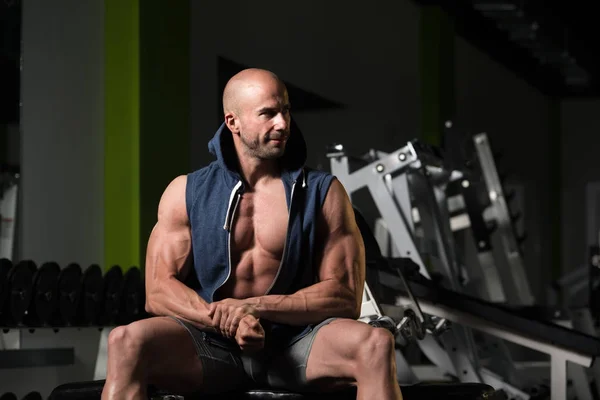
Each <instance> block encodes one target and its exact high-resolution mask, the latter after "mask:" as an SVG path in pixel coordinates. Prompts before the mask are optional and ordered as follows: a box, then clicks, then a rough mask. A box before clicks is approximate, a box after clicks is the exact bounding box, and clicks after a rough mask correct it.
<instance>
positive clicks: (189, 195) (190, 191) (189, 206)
mask: <svg viewBox="0 0 600 400" xmlns="http://www.w3.org/2000/svg"><path fill="white" fill-rule="evenodd" d="M195 178H196V174H195V173H190V174H188V175H187V181H186V185H185V208H186V210H187V215H188V220H189V221H190V223H191V221H192V211H193V209H194V203H195V202H196V198H195V197H194V193H195V192H196V191H195V190H194V189H195V183H196V179H195Z"/></svg>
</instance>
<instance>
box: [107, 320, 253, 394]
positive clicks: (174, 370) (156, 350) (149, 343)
mask: <svg viewBox="0 0 600 400" xmlns="http://www.w3.org/2000/svg"><path fill="white" fill-rule="evenodd" d="M202 334H203V333H202V332H201V331H199V330H196V329H194V328H193V327H191V326H190V327H187V328H186V327H184V326H183V325H182V324H181V323H179V322H178V321H176V320H174V319H172V318H167V317H155V318H148V319H143V320H140V321H136V322H133V323H131V324H129V325H127V326H119V327H117V328H115V329H113V331H112V332H111V333H110V335H109V337H108V363H107V376H106V383H105V385H104V390H103V392H102V400H109V399H110V400H121V399H127V400H130V399H139V400H142V399H143V400H146V398H147V393H146V386H147V385H148V384H153V385H156V386H158V387H160V388H161V389H165V390H170V391H173V392H176V393H190V392H196V391H205V390H215V388H218V386H219V382H217V381H218V380H219V376H220V375H222V377H221V379H222V380H223V381H222V382H221V383H222V384H223V385H225V383H224V382H225V380H227V385H229V387H231V385H234V384H235V382H241V381H242V378H243V377H242V376H241V373H240V370H241V371H243V369H241V368H237V366H236V365H235V357H233V356H232V355H231V354H229V353H228V352H227V351H225V350H223V349H220V348H215V347H213V346H211V345H210V344H209V343H208V342H206V341H204V340H202V339H200V338H199V336H200V335H202ZM203 361H204V363H203ZM205 364H206V367H207V368H210V370H204V368H205ZM207 375H210V377H209V378H207V382H206V384H204V377H205V376H207ZM215 375H216V377H215Z"/></svg>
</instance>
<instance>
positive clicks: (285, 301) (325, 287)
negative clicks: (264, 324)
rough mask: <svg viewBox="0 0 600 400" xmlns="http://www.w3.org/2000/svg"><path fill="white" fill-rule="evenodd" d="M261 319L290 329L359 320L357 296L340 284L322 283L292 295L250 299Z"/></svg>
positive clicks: (334, 282) (331, 281)
mask: <svg viewBox="0 0 600 400" xmlns="http://www.w3.org/2000/svg"><path fill="white" fill-rule="evenodd" d="M248 301H249V302H250V304H251V305H253V306H254V307H255V308H256V310H257V311H258V314H259V317H260V318H264V319H266V320H268V321H271V322H275V323H281V324H287V325H308V324H315V323H319V322H321V321H323V320H324V319H326V318H329V317H339V318H352V319H357V318H358V317H359V316H360V302H359V301H358V300H357V298H356V294H355V293H354V292H353V291H352V290H350V289H349V288H347V287H345V286H343V285H341V284H340V283H339V282H337V281H333V280H330V281H323V282H319V283H317V284H315V285H312V286H309V287H307V288H305V289H302V290H299V291H298V292H296V293H294V294H291V295H267V296H261V297H254V298H251V299H248Z"/></svg>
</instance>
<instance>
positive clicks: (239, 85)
mask: <svg viewBox="0 0 600 400" xmlns="http://www.w3.org/2000/svg"><path fill="white" fill-rule="evenodd" d="M274 86H275V87H278V88H283V87H284V85H283V82H282V81H281V80H280V79H279V78H278V77H277V75H275V74H274V73H272V72H271V71H267V70H265V69H259V68H249V69H245V70H243V71H240V72H239V73H237V74H236V75H234V76H233V77H232V78H231V79H230V80H229V81H228V82H227V85H225V90H223V112H224V114H227V113H235V114H239V113H240V112H241V110H242V109H243V107H242V106H243V104H244V103H245V102H246V100H247V99H248V98H251V97H252V96H254V95H256V93H257V91H260V90H265V89H268V88H273V87H274ZM283 90H285V88H283Z"/></svg>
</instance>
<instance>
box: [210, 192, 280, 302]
mask: <svg viewBox="0 0 600 400" xmlns="http://www.w3.org/2000/svg"><path fill="white" fill-rule="evenodd" d="M280 185H281V184H280ZM268 189H271V190H268V191H265V192H266V193H260V194H259V193H245V194H244V196H243V197H242V199H241V200H240V203H239V204H238V209H237V212H236V216H235V217H234V222H233V226H232V232H231V273H230V276H229V279H228V280H227V281H226V282H225V284H224V285H223V286H222V287H221V288H220V289H219V290H218V291H217V293H215V300H219V299H224V298H235V299H244V298H248V297H257V296H264V295H265V294H267V291H268V290H269V288H270V287H271V286H272V284H273V282H274V280H275V278H276V276H277V272H278V271H279V266H280V264H281V257H282V256H283V253H284V246H285V236H286V232H287V218H288V214H287V206H286V202H285V192H284V191H283V186H280V187H275V188H268Z"/></svg>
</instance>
